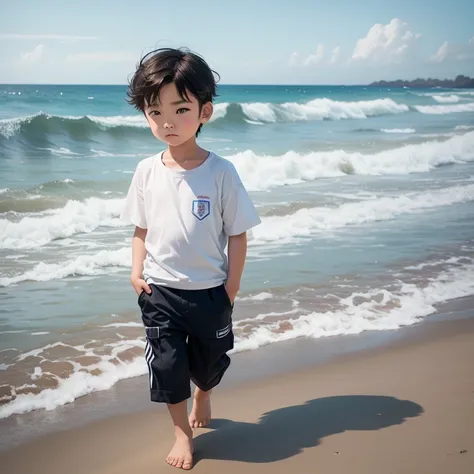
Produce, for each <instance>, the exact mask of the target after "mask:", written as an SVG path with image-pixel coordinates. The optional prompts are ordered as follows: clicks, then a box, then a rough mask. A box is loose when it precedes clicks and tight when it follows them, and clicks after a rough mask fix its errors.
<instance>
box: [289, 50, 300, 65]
mask: <svg viewBox="0 0 474 474" xmlns="http://www.w3.org/2000/svg"><path fill="white" fill-rule="evenodd" d="M299 61H300V53H298V51H294V52H293V53H291V56H290V60H289V64H290V66H296V65H297V64H298V63H299Z"/></svg>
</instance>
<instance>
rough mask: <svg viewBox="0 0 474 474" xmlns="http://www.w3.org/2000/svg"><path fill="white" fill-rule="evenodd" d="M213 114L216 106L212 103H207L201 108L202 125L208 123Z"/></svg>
mask: <svg viewBox="0 0 474 474" xmlns="http://www.w3.org/2000/svg"><path fill="white" fill-rule="evenodd" d="M213 112H214V106H213V105H212V102H206V103H205V104H204V105H203V106H202V107H201V122H202V123H206V122H208V121H209V119H210V118H211V117H212V113H213Z"/></svg>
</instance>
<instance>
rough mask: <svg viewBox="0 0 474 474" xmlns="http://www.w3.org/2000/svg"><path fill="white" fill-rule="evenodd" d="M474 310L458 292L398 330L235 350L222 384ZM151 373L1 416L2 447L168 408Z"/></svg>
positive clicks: (431, 328) (422, 332)
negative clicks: (153, 398) (153, 390)
mask: <svg viewBox="0 0 474 474" xmlns="http://www.w3.org/2000/svg"><path fill="white" fill-rule="evenodd" d="M473 316H474V297H472V296H469V297H465V298H458V299H455V300H450V301H447V302H445V303H442V304H439V305H437V312H436V313H434V314H432V315H430V316H427V317H426V318H424V319H423V320H422V321H421V322H419V323H417V324H415V325H410V326H405V327H402V328H399V329H396V330H383V331H364V332H361V333H359V334H353V335H339V336H331V337H324V338H318V339H312V338H298V339H292V340H288V341H283V342H278V343H275V344H269V345H266V346H262V347H260V348H258V350H250V351H244V352H239V353H237V354H234V355H232V364H231V366H230V369H229V371H228V374H227V375H226V377H224V379H223V381H222V383H221V385H220V386H219V390H223V391H226V392H227V391H231V390H232V389H233V388H235V387H237V386H239V385H241V384H248V383H260V381H261V380H268V379H270V378H272V377H275V376H285V375H287V374H292V373H295V372H299V371H301V370H306V369H308V368H315V367H319V366H324V365H328V364H331V363H337V361H340V360H345V359H346V358H349V359H350V358H352V357H354V356H355V357H363V356H364V354H367V353H377V351H382V352H383V351H385V350H389V349H391V348H393V347H402V346H403V345H405V344H411V343H419V342H422V341H424V340H425V339H426V338H429V337H431V335H432V334H437V332H438V329H437V328H438V327H439V326H440V325H441V326H444V327H446V328H447V330H451V327H452V326H453V325H454V326H456V321H458V320H463V319H466V318H471V317H473ZM145 379H146V376H139V377H133V378H130V379H125V380H120V381H119V382H118V383H117V384H116V385H114V386H113V387H112V388H111V389H108V390H105V391H98V392H93V393H90V394H88V395H86V396H83V397H80V398H78V399H76V400H75V401H73V402H72V403H68V404H66V405H62V406H59V407H57V408H55V409H54V410H50V411H48V410H44V409H40V410H33V411H31V412H28V413H25V414H21V415H12V416H10V417H9V418H6V419H1V420H0V427H1V430H0V432H1V434H0V452H1V451H5V450H8V449H11V448H14V447H15V446H18V445H22V444H24V443H28V442H31V441H34V440H35V439H37V438H41V437H44V436H48V435H50V434H54V433H57V432H60V431H64V430H73V429H77V428H81V427H83V426H85V425H87V424H90V423H95V422H98V421H101V420H107V419H110V418H113V417H116V416H122V415H129V414H137V413H143V412H148V411H150V410H151V409H153V410H158V411H164V406H162V405H155V404H151V402H150V401H149V394H148V391H147V383H146V380H145Z"/></svg>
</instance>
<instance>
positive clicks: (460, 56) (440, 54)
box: [430, 37, 474, 63]
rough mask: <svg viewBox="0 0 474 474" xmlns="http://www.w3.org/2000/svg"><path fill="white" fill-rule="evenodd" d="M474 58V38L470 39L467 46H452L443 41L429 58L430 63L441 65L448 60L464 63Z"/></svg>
mask: <svg viewBox="0 0 474 474" xmlns="http://www.w3.org/2000/svg"><path fill="white" fill-rule="evenodd" d="M473 58H474V37H472V38H471V39H470V40H469V41H468V42H467V44H452V43H448V42H447V41H445V42H444V43H443V44H442V45H441V46H440V47H439V48H438V50H437V51H436V53H435V54H433V56H431V57H430V61H432V62H436V63H442V62H444V61H449V60H453V59H455V60H458V61H464V60H466V59H473Z"/></svg>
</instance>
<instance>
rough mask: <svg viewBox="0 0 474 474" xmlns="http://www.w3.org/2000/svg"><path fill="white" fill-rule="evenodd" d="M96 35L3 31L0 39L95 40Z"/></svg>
mask: <svg viewBox="0 0 474 474" xmlns="http://www.w3.org/2000/svg"><path fill="white" fill-rule="evenodd" d="M97 39H99V38H97V37H96V36H71V35H24V34H21V33H3V34H0V40H67V41H81V40H97Z"/></svg>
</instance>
